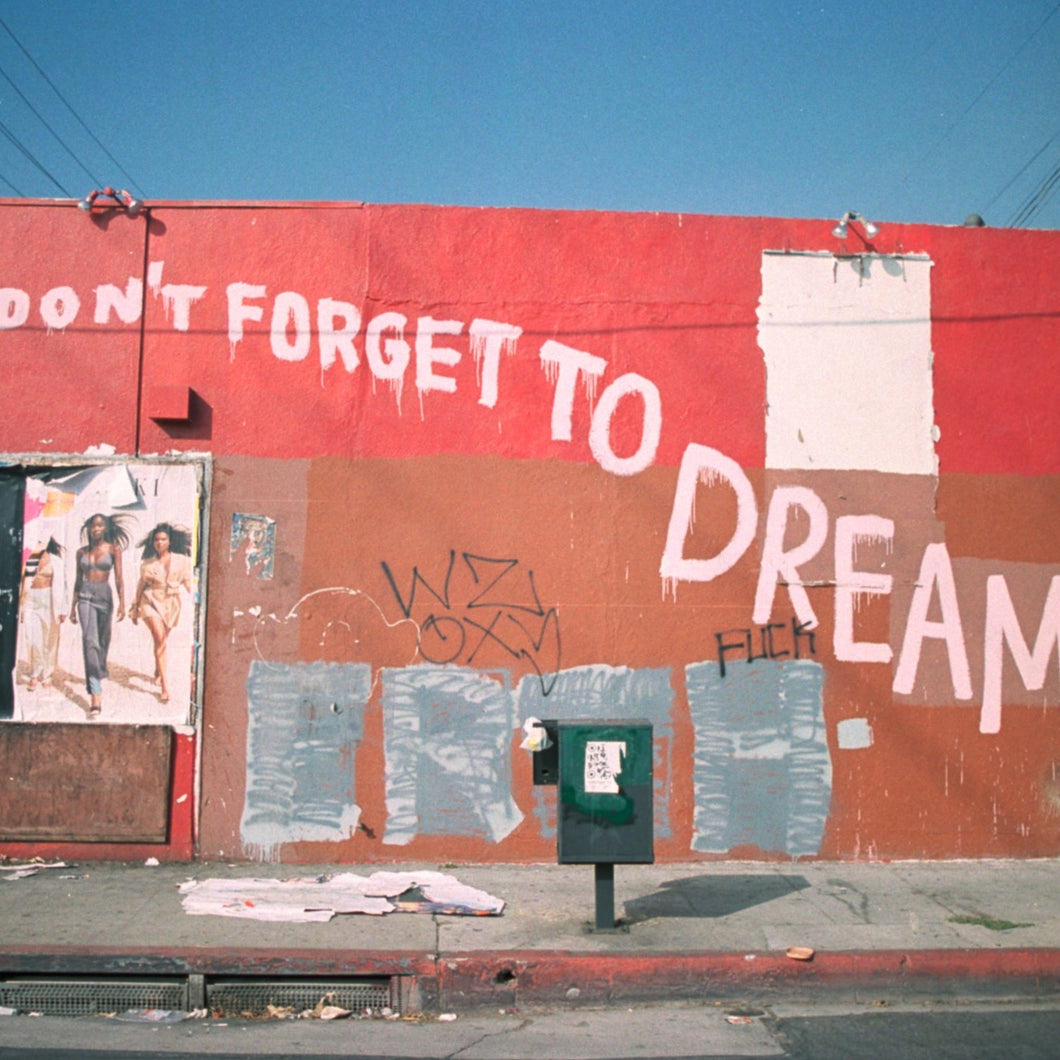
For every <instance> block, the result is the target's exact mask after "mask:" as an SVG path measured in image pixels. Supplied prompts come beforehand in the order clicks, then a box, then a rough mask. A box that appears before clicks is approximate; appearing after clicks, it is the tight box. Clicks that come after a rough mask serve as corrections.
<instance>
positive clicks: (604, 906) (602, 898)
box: [593, 862, 615, 931]
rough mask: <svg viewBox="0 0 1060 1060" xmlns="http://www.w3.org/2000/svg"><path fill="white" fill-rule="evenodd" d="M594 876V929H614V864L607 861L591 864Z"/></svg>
mask: <svg viewBox="0 0 1060 1060" xmlns="http://www.w3.org/2000/svg"><path fill="white" fill-rule="evenodd" d="M593 869H594V871H595V878H596V930H597V931H614V930H615V866H614V865H613V864H612V863H611V862H608V863H606V864H600V863H599V862H598V863H597V864H595V865H594V866H593Z"/></svg>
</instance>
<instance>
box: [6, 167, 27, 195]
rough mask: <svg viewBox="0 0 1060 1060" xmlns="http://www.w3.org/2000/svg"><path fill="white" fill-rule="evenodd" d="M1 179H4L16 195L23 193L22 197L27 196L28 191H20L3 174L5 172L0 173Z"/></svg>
mask: <svg viewBox="0 0 1060 1060" xmlns="http://www.w3.org/2000/svg"><path fill="white" fill-rule="evenodd" d="M0 181H3V183H5V184H6V185H7V186H8V187H9V188H10V189H11V190H12V191H13V192H14V193H15V194H16V195H21V196H22V198H25V197H26V193H25V192H22V191H19V190H18V188H16V187H15V185H14V184H12V183H11V181H9V180H8V179H7V177H5V176H4V175H3V173H0Z"/></svg>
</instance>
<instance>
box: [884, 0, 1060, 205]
mask: <svg viewBox="0 0 1060 1060" xmlns="http://www.w3.org/2000/svg"><path fill="white" fill-rule="evenodd" d="M1057 11H1060V3H1057V4H1056V5H1055V6H1054V7H1053V9H1052V10H1051V11H1050V12H1049V13H1048V14H1047V15H1046V16H1045V18H1043V19H1042V20H1041V22H1039V23H1038V25H1037V26H1036V27H1035V29H1034V30H1032V31H1031V33H1030V35H1029V36H1028V37H1027V38H1026V39H1025V40H1024V41H1023V43H1022V44H1020V46H1019V47H1018V48H1017V49H1016V50H1015V51H1014V52H1013V53H1012V54H1011V55H1010V56H1009V58H1008V59H1007V61H1006V62H1004V63H1003V64H1002V65H1001V66H1000V67H999V68H998V70H997V71H995V73H994V75H993V76H992V77H991V78H990V79H989V80H988V81H987V83H986V84H985V85H984V86H983V87H982V88H981V89H980V90H979V92H978V93H977V94H976V97H975V98H974V99H973V100H972V101H971V103H969V104H968V106H967V107H965V108H964V110H963V111H962V112H961V113H960V115H959V116H958V117H957V119H956V120H955V121H954V122H952V123H951V125H950V126H949V128H947V129H946V130H945V131H944V132H943V133H942V135H941V136H940V137H939V138H938V139H937V140H936V141H935V142H934V143H933V144H932V146H931V147H930V148H929V149H928V150H927V151H926V152H925V153H924V154H923V155H921V156H920V158H919V160H918V161H917V163H916V168H918V169H919V168H921V167H922V166H923V165H924V164H925V163H926V162H927V161H928V160H929V159H931V158H932V157H933V156H934V155H935V154H936V152H938V150H939V149H940V148H941V146H942V145H943V144H944V143H945V142H946V141H947V140H948V139H949V138H950V137H951V136H952V135H953V132H954V130H955V129H956V128H957V126H958V125H960V124H961V122H962V121H964V119H965V118H966V117H968V115H969V114H970V113H971V111H972V109H973V108H974V107H975V106H976V105H977V104H978V103H979V101H980V100H981V99H982V98H983V97H984V96H985V95H986V94H987V92H989V91H990V89H991V88H993V86H994V84H995V83H996V82H997V81H998V79H999V78H1000V77H1001V75H1002V74H1004V73H1005V72H1006V71H1007V70H1008V69H1009V67H1010V66H1012V64H1013V63H1014V62H1015V61H1016V60H1017V59H1018V58H1019V56H1020V55H1022V54H1023V52H1024V51H1025V50H1026V49H1027V47H1028V46H1029V45H1030V44H1031V42H1032V41H1033V40H1034V39H1035V38H1036V37H1037V36H1038V34H1039V33H1041V31H1042V30H1043V29H1044V28H1045V26H1046V24H1047V23H1048V22H1049V21H1050V20H1051V19H1052V17H1053V16H1054V15H1055V14H1056V13H1057ZM1028 165H1029V163H1028ZM1025 168H1026V166H1025V167H1024V169H1025ZM1020 172H1021V173H1022V172H1023V170H1020ZM909 176H910V172H906V174H905V175H904V176H903V177H902V180H901V183H902V185H903V186H904V185H905V184H906V182H907V181H908V180H909ZM1017 176H1019V174H1017ZM1014 180H1015V177H1014V178H1013V181H1014ZM1011 183H1012V182H1011V181H1010V184H1011ZM1008 186H1009V185H1006V189H1007V188H1008ZM999 196H1000V193H999ZM994 201H996V200H995V199H992V200H991V202H994Z"/></svg>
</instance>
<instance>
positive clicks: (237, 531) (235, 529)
mask: <svg viewBox="0 0 1060 1060" xmlns="http://www.w3.org/2000/svg"><path fill="white" fill-rule="evenodd" d="M275 554H276V523H275V521H274V520H272V519H270V518H268V516H265V515H245V514H244V513H242V512H236V513H235V514H234V515H233V516H232V537H231V543H230V544H229V549H228V558H229V560H230V561H231V562H233V563H234V562H236V561H237V560H239V559H242V562H243V564H244V566H245V567H246V572H247V577H248V578H261V579H263V580H266V581H267V580H268V579H270V578H271V577H272V568H273V559H274V556H275Z"/></svg>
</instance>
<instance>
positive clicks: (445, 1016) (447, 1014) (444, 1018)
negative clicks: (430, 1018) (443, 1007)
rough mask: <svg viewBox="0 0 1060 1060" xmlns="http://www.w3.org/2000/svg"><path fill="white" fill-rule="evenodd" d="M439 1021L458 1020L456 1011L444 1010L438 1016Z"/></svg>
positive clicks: (452, 1021) (451, 1021)
mask: <svg viewBox="0 0 1060 1060" xmlns="http://www.w3.org/2000/svg"><path fill="white" fill-rule="evenodd" d="M438 1022H439V1023H455V1022H456V1013H455V1012H443V1013H442V1014H441V1015H440V1016H439V1017H438Z"/></svg>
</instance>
